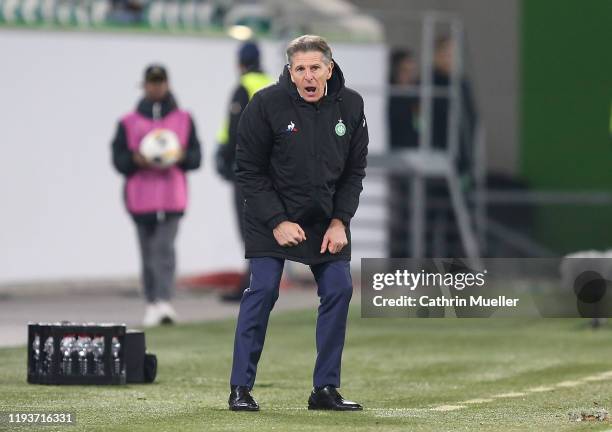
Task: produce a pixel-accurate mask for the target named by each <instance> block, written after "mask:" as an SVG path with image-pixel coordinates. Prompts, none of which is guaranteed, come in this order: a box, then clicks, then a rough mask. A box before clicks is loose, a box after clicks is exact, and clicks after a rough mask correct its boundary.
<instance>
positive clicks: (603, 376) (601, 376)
mask: <svg viewBox="0 0 612 432" xmlns="http://www.w3.org/2000/svg"><path fill="white" fill-rule="evenodd" d="M607 379H612V370H610V371H606V372H602V373H598V374H595V375H588V376H586V377H583V378H579V379H577V380H567V381H561V382H559V383H556V384H550V385H549V386H539V387H531V388H528V389H526V390H524V391H523V392H508V393H500V394H497V395H493V396H490V397H489V398H475V399H468V400H465V401H461V402H457V403H456V404H455V405H439V406H436V407H432V408H364V411H369V412H373V413H374V415H376V416H377V417H409V416H411V415H416V414H417V413H422V412H424V411H438V412H447V411H457V410H460V409H464V408H467V407H468V405H475V404H483V403H488V402H493V401H494V400H495V399H502V398H516V397H521V396H527V394H528V393H544V392H549V391H553V390H555V389H556V388H572V387H576V386H578V385H580V384H583V383H587V382H593V381H603V380H607ZM306 409H307V408H306V407H276V408H273V407H272V408H266V411H303V410H306ZM608 432H612V429H611V430H610V431H608Z"/></svg>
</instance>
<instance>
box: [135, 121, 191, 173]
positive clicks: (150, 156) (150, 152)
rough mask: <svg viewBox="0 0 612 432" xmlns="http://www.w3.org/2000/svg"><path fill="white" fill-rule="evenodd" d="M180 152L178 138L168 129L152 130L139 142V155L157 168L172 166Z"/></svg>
mask: <svg viewBox="0 0 612 432" xmlns="http://www.w3.org/2000/svg"><path fill="white" fill-rule="evenodd" d="M180 150H181V145H180V142H179V139H178V136H176V134H175V133H174V132H173V131H171V130H169V129H154V130H152V131H151V132H149V133H148V134H147V135H145V137H144V138H143V139H142V141H141V142H140V153H141V154H142V155H143V156H144V157H145V159H146V160H147V161H148V162H149V163H150V164H152V165H154V166H156V167H159V168H167V167H169V166H171V165H174V164H175V163H176V161H177V160H178V158H179V155H180Z"/></svg>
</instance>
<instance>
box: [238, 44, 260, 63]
mask: <svg viewBox="0 0 612 432" xmlns="http://www.w3.org/2000/svg"><path fill="white" fill-rule="evenodd" d="M259 56H260V54H259V47H258V46H257V44H256V43H255V42H252V41H248V42H245V43H243V44H242V46H241V47H240V49H239V50H238V61H239V62H240V64H241V65H244V66H259Z"/></svg>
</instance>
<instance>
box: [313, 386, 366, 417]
mask: <svg viewBox="0 0 612 432" xmlns="http://www.w3.org/2000/svg"><path fill="white" fill-rule="evenodd" d="M308 409H309V410H334V411H361V410H363V407H362V406H361V405H359V404H358V403H357V402H353V401H349V400H345V399H344V398H343V397H342V396H341V395H340V393H338V390H336V387H334V386H331V385H327V386H325V387H319V388H314V389H313V390H312V393H311V394H310V397H309V398H308Z"/></svg>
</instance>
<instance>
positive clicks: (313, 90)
mask: <svg viewBox="0 0 612 432" xmlns="http://www.w3.org/2000/svg"><path fill="white" fill-rule="evenodd" d="M304 91H305V92H306V96H310V97H312V96H314V95H315V93H316V92H317V88H316V87H314V86H308V87H304Z"/></svg>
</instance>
